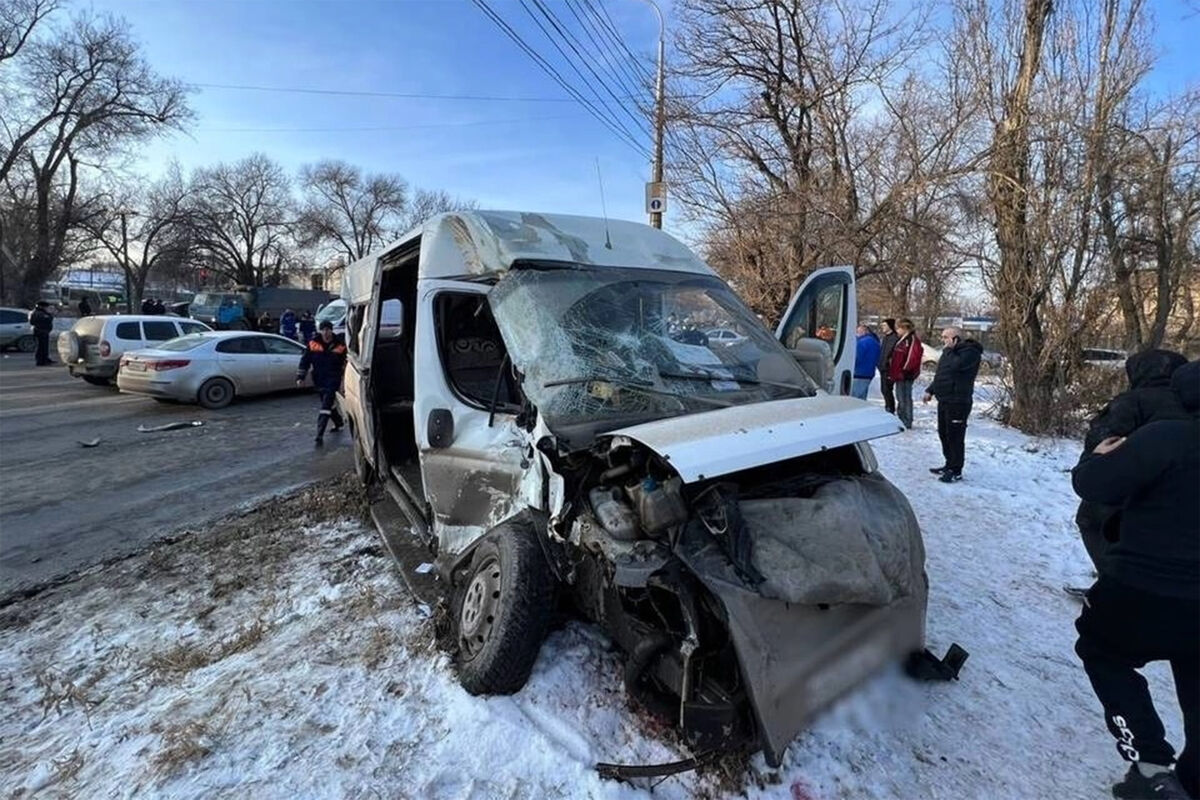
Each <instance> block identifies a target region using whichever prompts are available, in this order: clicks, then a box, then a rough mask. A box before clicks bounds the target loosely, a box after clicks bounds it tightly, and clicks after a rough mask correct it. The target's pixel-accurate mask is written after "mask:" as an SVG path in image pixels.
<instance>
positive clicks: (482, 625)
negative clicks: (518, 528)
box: [458, 557, 500, 656]
mask: <svg viewBox="0 0 1200 800" xmlns="http://www.w3.org/2000/svg"><path fill="white" fill-rule="evenodd" d="M499 605H500V562H499V561H497V560H496V559H495V558H494V557H493V558H489V559H488V560H486V561H484V562H483V564H481V565H480V566H479V569H478V570H477V571H476V572H475V577H473V578H471V583H470V585H468V586H467V593H466V596H465V597H463V604H462V614H461V615H460V617H459V621H458V638H459V645H460V646H461V647H462V649H463V650H464V651H465V652H466V653H467V655H469V656H473V655H475V654H476V653H478V652H479V651H480V649H482V648H483V645H484V643H485V642H487V640H488V636H490V635H491V632H492V626H493V625H494V624H495V622H496V609H497V608H499Z"/></svg>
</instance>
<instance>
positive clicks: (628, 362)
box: [489, 265, 816, 425]
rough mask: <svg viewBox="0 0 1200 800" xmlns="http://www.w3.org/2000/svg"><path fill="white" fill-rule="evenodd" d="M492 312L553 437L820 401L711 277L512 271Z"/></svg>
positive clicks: (605, 270)
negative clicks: (582, 429) (633, 421)
mask: <svg viewBox="0 0 1200 800" xmlns="http://www.w3.org/2000/svg"><path fill="white" fill-rule="evenodd" d="M489 302H490V303H491V305H492V309H493V314H494V316H495V319H496V322H497V324H498V325H499V327H500V329H501V332H502V333H503V336H504V340H505V342H506V344H507V345H508V348H509V353H510V355H511V357H512V361H513V364H514V366H515V367H516V368H517V369H518V370H519V371H520V372H521V373H522V375H523V383H522V388H523V389H524V391H525V393H526V395H527V396H528V397H529V399H530V400H532V402H533V403H534V405H536V406H537V408H538V410H539V411H540V412H541V413H542V414H543V416H545V418H546V420H547V422H548V423H549V424H551V425H554V424H556V423H562V424H570V423H576V422H585V421H591V420H597V419H602V418H605V417H614V418H617V417H621V418H625V417H631V418H642V419H655V418H662V417H668V416H675V415H681V414H690V413H694V412H697V411H706V410H711V409H713V408H720V407H725V406H732V405H743V404H749V403H758V402H764V401H768V400H776V399H781V398H785V397H808V396H811V395H813V394H815V393H816V386H815V385H814V384H813V382H812V381H811V380H810V379H809V377H808V376H807V375H806V374H805V373H804V372H803V371H802V370H801V369H800V367H799V366H798V365H797V364H796V361H795V360H794V359H793V358H792V357H791V356H790V355H789V354H788V352H787V351H786V350H785V349H784V348H783V347H782V345H780V344H779V342H778V341H776V340H775V338H774V336H773V335H772V334H771V333H770V332H768V331H767V330H766V328H764V327H763V325H762V322H761V321H760V320H759V319H758V318H757V317H756V316H755V315H754V313H753V312H751V311H750V309H749V308H747V307H746V305H745V304H744V303H743V302H742V301H741V299H740V298H738V296H737V295H736V294H735V293H734V292H733V291H732V290H731V289H730V288H729V287H728V286H727V285H726V284H725V283H724V282H723V281H721V280H719V279H717V278H715V277H711V276H705V275H697V274H695V273H685V272H673V271H667V270H653V269H626V268H614V267H591V266H582V265H554V266H527V267H517V268H514V269H513V270H511V271H510V272H509V273H508V274H507V275H505V276H504V277H503V278H502V279H501V280H500V281H499V282H497V284H496V286H495V287H494V288H493V290H492V291H491V293H490V295H489ZM725 332H732V334H733V335H732V336H730V335H728V334H727V333H725Z"/></svg>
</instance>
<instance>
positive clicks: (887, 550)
mask: <svg viewBox="0 0 1200 800" xmlns="http://www.w3.org/2000/svg"><path fill="white" fill-rule="evenodd" d="M543 452H545V453H546V455H547V456H548V458H549V459H550V461H551V463H552V464H553V466H554V469H555V471H556V472H557V473H558V474H559V475H561V476H563V479H564V483H565V492H564V503H563V506H562V511H561V513H559V514H558V515H557V516H555V517H553V518H551V519H550V520H549V521H548V525H547V528H548V533H549V536H548V541H549V543H550V546H549V549H550V550H551V551H552V552H551V553H550V555H551V557H552V561H553V562H554V566H555V569H556V571H557V572H558V573H559V578H560V580H561V581H562V582H563V583H564V584H565V585H566V586H568V587H570V597H571V600H572V602H573V604H574V606H575V607H576V608H577V610H578V611H579V613H580V614H581V615H582V616H583V617H585V618H586V619H589V620H591V621H593V622H595V623H597V624H599V625H600V626H601V627H602V628H603V629H604V630H605V631H606V632H607V633H608V634H609V635H610V636H611V637H612V638H613V639H614V640H615V641H616V642H617V643H618V644H619V645H620V646H621V647H622V649H624V650H625V651H626V653H627V654H628V658H627V661H626V668H625V685H626V688H627V690H628V691H629V692H630V694H631V695H632V696H634V697H635V698H636V699H637V700H638V701H639V702H640V703H641V704H643V705H644V706H645V707H646V708H648V709H649V710H651V711H652V712H654V713H656V714H658V715H660V716H663V717H666V718H668V719H670V720H671V721H672V722H673V723H675V724H677V725H679V727H680V728H681V730H682V731H683V733H684V735H685V738H686V739H687V740H688V741H689V743H690V744H691V746H692V747H694V748H695V749H696V750H697V751H698V752H703V751H708V750H711V749H715V748H728V747H731V746H733V747H736V746H739V745H740V746H750V747H752V748H753V749H758V747H759V746H761V747H762V749H764V751H765V752H766V754H767V758H768V761H770V762H771V763H773V764H774V763H777V762H778V759H779V758H780V757H781V756H782V751H783V749H784V748H785V747H786V744H787V742H788V741H790V739H791V738H792V736H793V735H794V733H795V730H797V729H798V726H799V725H800V724H802V722H801V721H799V720H797V719H796V715H795V714H792V715H785V717H788V718H787V719H786V720H784V721H778V720H775V721H772V720H767V719H765V718H764V715H763V714H762V713H760V710H759V708H760V705H761V701H762V700H763V698H764V697H766V696H767V695H774V694H778V693H780V692H783V693H787V692H790V691H792V690H794V689H795V688H796V687H795V680H797V679H798V678H797V676H799V675H801V674H804V675H807V673H805V672H804V670H803V666H804V665H803V664H802V663H800V662H797V664H796V665H795V667H796V668H795V669H794V670H792V668H791V667H788V669H789V670H791V671H790V672H788V673H787V674H786V675H784V676H783V678H780V677H778V676H776V675H774V674H773V673H772V670H774V669H775V666H773V665H771V663H770V662H772V661H773V659H774V658H775V657H774V656H772V655H771V654H770V653H769V652H767V650H769V647H770V641H771V639H772V638H773V637H772V636H771V635H770V632H769V631H767V630H766V629H765V628H763V629H759V626H758V625H757V623H756V622H755V617H762V618H764V619H776V620H777V621H786V620H787V619H788V615H789V614H790V615H793V616H794V615H795V614H798V613H799V614H810V615H813V620H814V623H815V624H816V627H818V628H821V629H822V631H823V633H822V635H823V636H825V637H826V638H829V636H830V631H831V630H833V628H831V627H830V625H834V626H835V627H836V626H842V627H847V625H846V623H847V622H848V621H850V622H852V621H853V620H854V619H857V618H859V617H861V616H862V615H863V613H867V614H868V615H869V610H868V611H867V612H861V611H855V610H854V609H855V608H861V607H867V608H868V609H869V606H870V605H872V604H875V605H879V606H882V605H886V604H889V603H893V602H896V601H903V600H904V599H905V597H906V595H916V594H918V593H919V595H920V596H919V604H920V607H921V613H920V625H919V627H920V630H918V631H915V632H912V633H913V635H912V637H911V638H913V639H914V641H913V642H912V643H911V644H912V645H913V646H916V645H919V644H920V640H921V638H922V637H923V621H924V585H923V583H922V584H921V585H920V586H917V585H916V583H917V581H918V580H921V581H923V563H924V551H923V549H922V547H921V543H920V532H919V528H918V527H917V524H916V520H915V518H913V517H912V513H911V510H909V509H908V505H907V503H906V502H905V501H904V500H903V497H902V495H900V494H899V492H898V491H896V490H895V489H894V488H893V487H891V485H890V484H889V483H887V481H886V480H885V479H883V478H882V476H879V475H878V474H877V473H874V472H873V470H874V463H873V457H871V456H870V451H869V450H865V452H864V448H863V447H861V446H855V445H851V446H846V447H841V448H835V449H831V450H827V451H823V452H818V453H814V454H810V455H807V456H803V457H800V458H795V459H791V460H789V461H785V462H779V463H775V464H771V465H769V466H764V467H756V468H753V469H748V470H745V471H742V472H738V473H733V474H729V475H723V476H720V477H719V478H716V479H712V480H705V481H699V482H695V483H691V484H685V483H684V482H683V480H681V478H680V477H679V476H678V475H677V474H676V473H675V471H674V470H673V469H672V468H671V466H670V463H669V462H668V461H667V460H665V459H663V458H661V457H660V456H658V455H657V454H655V453H654V452H652V451H650V450H649V449H648V448H646V447H644V446H642V445H640V444H638V443H637V442H634V441H632V440H630V439H628V438H625V437H622V436H613V437H609V438H602V439H599V440H597V441H596V443H595V444H594V445H593V446H592V447H591V448H589V449H588V450H585V451H576V452H573V453H551V452H546V449H545V448H544V449H543ZM864 487H865V488H864ZM823 493H824V494H826V495H830V496H831V497H832V496H834V495H839V496H840V495H846V496H849V495H851V494H854V495H855V496H856V497H857V496H859V495H862V494H864V493H865V494H868V495H870V494H877V495H879V496H880V500H879V501H878V502H877V503H875V504H874V506H873V508H875V510H872V511H870V512H869V513H863V514H860V513H849V514H845V513H843V514H841V516H845V517H848V518H849V519H847V520H846V521H845V522H846V524H845V525H842V526H841V528H842V529H841V530H824V528H828V527H829V525H830V522H831V520H836V519H837V517H838V516H839V511H838V506H837V505H836V504H837V503H839V502H841V503H844V502H845V500H844V499H832V500H831V499H830V497H825V498H822V497H821V496H822V494H823ZM897 497H898V498H899V502H900V507H902V508H903V509H904V510H905V511H906V512H907V518H905V519H902V520H899V521H898V523H897V524H895V525H892V524H890V523H889V522H888V521H887V520H881V519H877V518H878V517H879V516H880V515H879V514H878V513H877V512H878V509H879V508H884V509H887V510H889V511H890V512H891V513H890V514H889V515H888V516H891V517H895V515H896V508H897V506H896V502H897V501H896V498H897ZM831 503H832V504H833V505H831ZM805 504H808V505H805ZM863 507H864V508H867V506H865V505H864V506H863ZM816 508H823V512H822V513H821V514H817V515H816V516H815V517H814V518H813V519H811V521H810V519H809V517H810V513H811V512H812V511H813V510H814V509H816ZM862 519H866V520H867V521H868V523H869V524H864V523H863V522H862ZM764 524H765V526H764ZM772 524H774V525H782V526H786V527H788V528H790V529H792V530H793V531H797V532H800V533H802V534H803V538H804V539H805V540H806V541H809V542H818V543H824V544H825V550H826V551H828V552H829V553H830V554H831V555H830V558H831V559H832V561H831V562H830V563H828V564H825V565H823V566H822V570H821V571H820V573H819V574H817V577H816V578H815V579H814V578H812V577H811V576H810V577H805V576H804V575H803V574H800V576H799V577H797V578H795V579H793V580H792V582H791V584H788V583H787V581H786V580H784V577H783V576H787V575H791V574H795V573H796V565H797V564H798V563H801V562H803V561H804V558H805V556H803V555H801V556H798V557H797V558H795V559H792V560H787V559H783V558H781V554H786V552H787V547H786V543H787V541H788V537H787V536H783V535H781V534H780V532H779V531H772V530H770V529H769V526H770V525H772ZM855 528H857V529H858V530H859V535H858V536H857V537H855V536H847V531H848V530H850V529H855ZM889 530H890V531H891V533H889ZM893 534H894V535H893ZM845 538H854V539H855V542H854V544H855V547H853V548H851V550H850V551H849V552H842V551H843V550H844V542H842V541H835V540H838V539H845ZM876 545H880V546H878V547H877V546H876ZM759 548H765V551H764V552H765V557H766V558H767V559H768V560H769V562H779V568H773V567H772V564H771V563H769V562H767V563H765V562H764V561H763V560H761V559H759V560H756V557H755V554H756V550H757V549H759ZM872 548H874V549H872ZM877 554H878V555H880V557H879V558H876V557H875V556H876V555H877ZM827 560H829V559H827ZM877 562H878V564H877ZM858 563H863V564H868V565H869V566H870V567H871V568H872V569H871V570H861V569H860V570H859V572H868V573H869V575H867V578H869V579H864V580H863V581H860V582H861V583H862V584H863V585H862V586H855V585H849V586H844V585H841V586H840V585H839V581H838V580H837V578H838V576H839V575H841V574H843V573H845V572H846V571H847V569H849V570H850V573H854V570H853V569H852V568H853V567H854V566H855V564H858ZM880 565H882V566H880ZM872 570H873V571H872ZM885 573H888V574H886V575H885ZM858 577H862V576H858ZM880 578H882V579H883V580H882V582H881V581H880V580H879V579H880ZM797 583H798V584H799V586H797V585H796V584H797ZM842 583H845V582H844V581H843V582H842ZM797 589H801V590H808V589H811V591H805V592H803V593H797V594H794V595H793V594H789V592H793V591H795V590H797ZM856 591H857V592H858V595H856V594H855V592H856ZM822 597H826V600H822V599H821V598H822ZM916 599H917V598H914V602H915V601H916ZM789 600H791V601H804V602H806V603H807V605H808V608H798V607H797V606H796V605H794V602H789ZM747 603H749V604H753V605H754V606H755V608H754V609H753V612H752V613H751V612H750V611H749V610H748V607H747V606H746V604H747ZM837 604H840V607H839V608H838V609H835V608H834V606H835V605H837ZM848 609H849V610H848ZM764 611H766V612H767V613H766V614H765V616H764ZM773 615H774V616H773ZM818 617H820V618H821V619H817V618H818ZM825 618H827V619H828V620H830V623H828V624H827V623H826V622H825V621H824V620H825ZM835 620H836V622H834V621H835ZM849 627H853V626H852V625H850V626H849ZM801 638H803V637H801ZM834 638H836V637H834ZM760 639H761V640H762V641H758V640H760ZM752 640H753V641H752ZM747 651H753V652H747ZM868 660H871V659H868ZM864 663H865V662H864ZM785 672H787V670H785ZM806 679H807V678H806ZM850 685H853V684H852V683H850V684H848V685H847V686H846V687H842V688H839V687H837V686H827V687H824V689H823V690H822V691H820V692H816V693H815V694H819V695H822V697H816V696H815V694H814V696H813V697H812V698H810V700H803V701H797V702H798V703H799V705H798V707H803V708H804V709H809V708H816V707H818V706H819V705H821V703H822V702H826V700H825V699H824V695H828V694H829V693H830V692H832V693H834V694H838V693H840V691H842V690H844V688H849V686H850ZM789 727H790V728H791V729H790V730H785V729H788V728H789Z"/></svg>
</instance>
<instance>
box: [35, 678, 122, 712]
mask: <svg viewBox="0 0 1200 800" xmlns="http://www.w3.org/2000/svg"><path fill="white" fill-rule="evenodd" d="M104 675H105V669H104V668H103V667H101V669H100V670H99V671H98V672H96V673H95V674H94V675H92V676H91V677H89V678H88V679H87V680H85V681H83V682H82V683H76V682H75V681H73V680H71V679H70V678H68V677H67V676H66V675H64V674H62V673H61V672H59V671H58V670H55V669H44V670H42V671H41V672H39V673H37V674H36V675H34V676H33V677H34V682H35V683H36V685H37V687H38V688H39V689H41V690H42V697H41V699H40V701H39V704H40V705H41V707H42V719H45V718H46V717H48V716H49V715H50V712H51V711H53V712H54V713H55V714H62V712H63V708H64V707H66V708H76V707H77V708H80V709H82V711H83V713H84V714H85V715H88V716H89V717H90V715H91V711H92V709H93V708H95V707H96V706H98V705H100V704H101V703H103V702H104V698H103V697H93V696H92V695H90V694H89V693H88V692H89V691H90V690H91V688H92V687H93V686H94V685H95V684H96V682H97V681H99V680H100V679H101V678H103V677H104Z"/></svg>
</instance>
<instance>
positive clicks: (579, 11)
mask: <svg viewBox="0 0 1200 800" xmlns="http://www.w3.org/2000/svg"><path fill="white" fill-rule="evenodd" d="M566 3H567V8H568V9H569V10H570V11H571V15H572V16H574V17H575V19H576V20H577V21H578V22H579V25H580V28H581V29H582V30H583V32H584V34H585V35H586V36H587V38H588V40H589V41H590V42H591V43H592V47H593V49H594V50H595V51H596V53H597V54H598V55H599V56H600V60H601V61H603V62H604V64H605V66H606V67H607V68H608V70H609V73H610V74H611V75H612V76H613V77H614V78H616V79H617V83H619V84H620V85H621V88H622V91H626V92H629V93H630V94H631V95H633V96H634V97H636V98H638V99H639V100H640V99H641V98H642V97H643V96H644V95H645V93H646V92H645V86H644V85H643V84H642V79H641V78H640V77H639V76H638V75H637V74H636V73H635V72H633V71H631V70H630V68H629V64H628V63H627V62H626V60H625V57H624V56H623V55H621V54H620V53H618V52H616V50H615V49H614V48H613V46H612V45H611V44H610V43H609V42H608V39H607V37H606V36H605V32H604V31H603V30H602V29H601V28H600V25H599V23H598V22H597V21H596V20H595V19H594V18H593V16H592V15H591V14H589V13H588V12H587V11H586V9H584V8H583V5H582V3H580V2H579V0H566Z"/></svg>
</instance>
